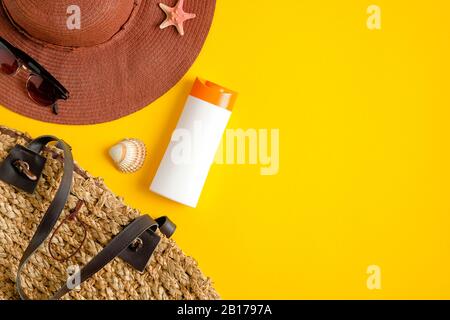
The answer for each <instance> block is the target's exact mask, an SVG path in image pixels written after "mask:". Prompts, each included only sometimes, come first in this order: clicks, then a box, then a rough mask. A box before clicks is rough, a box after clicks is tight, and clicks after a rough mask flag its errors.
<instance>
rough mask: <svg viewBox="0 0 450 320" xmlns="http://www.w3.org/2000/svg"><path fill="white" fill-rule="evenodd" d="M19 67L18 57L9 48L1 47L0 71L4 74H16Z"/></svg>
mask: <svg viewBox="0 0 450 320" xmlns="http://www.w3.org/2000/svg"><path fill="white" fill-rule="evenodd" d="M17 69H19V62H18V61H17V59H16V57H15V56H14V55H13V54H12V53H11V52H10V51H9V50H7V49H5V48H3V47H0V71H1V72H2V73H4V74H8V75H11V74H14V73H16V72H17Z"/></svg>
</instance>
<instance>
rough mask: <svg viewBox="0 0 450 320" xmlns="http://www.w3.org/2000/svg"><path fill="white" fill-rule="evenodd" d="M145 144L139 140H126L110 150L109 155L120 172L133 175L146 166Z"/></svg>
mask: <svg viewBox="0 0 450 320" xmlns="http://www.w3.org/2000/svg"><path fill="white" fill-rule="evenodd" d="M146 153H147V152H146V148H145V144H144V143H143V142H142V141H140V140H137V139H125V140H122V141H121V142H119V143H118V144H116V145H114V146H112V147H111V149H109V155H110V156H111V158H112V159H113V161H114V163H115V164H116V165H117V167H118V168H119V170H120V171H122V172H126V173H133V172H136V171H138V170H139V169H140V168H142V166H143V165H144V161H145V156H146Z"/></svg>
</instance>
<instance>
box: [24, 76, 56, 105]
mask: <svg viewBox="0 0 450 320" xmlns="http://www.w3.org/2000/svg"><path fill="white" fill-rule="evenodd" d="M27 90H28V94H29V95H30V98H31V99H33V100H34V101H35V102H36V103H38V104H40V105H42V106H51V105H53V104H54V103H55V102H56V101H57V100H58V97H57V95H56V89H55V86H54V85H53V84H52V83H51V82H50V81H47V80H45V79H44V78H42V77H41V76H38V75H34V74H32V75H30V77H29V78H28V81H27Z"/></svg>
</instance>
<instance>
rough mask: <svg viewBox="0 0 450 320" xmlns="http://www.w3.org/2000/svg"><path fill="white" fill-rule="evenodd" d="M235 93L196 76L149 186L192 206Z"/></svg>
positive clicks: (207, 171)
mask: <svg viewBox="0 0 450 320" xmlns="http://www.w3.org/2000/svg"><path fill="white" fill-rule="evenodd" d="M236 97H237V94H236V93H235V92H233V91H231V90H228V89H226V88H224V87H222V86H219V85H217V84H215V83H212V82H210V81H205V80H203V79H199V78H197V79H196V81H195V83H194V86H193V88H192V90H191V93H190V95H189V97H188V99H187V101H186V104H185V106H184V110H183V113H182V114H181V117H180V119H179V120H178V124H177V127H176V129H175V131H174V132H173V134H172V138H171V141H170V143H169V146H168V147H167V150H166V153H165V155H164V157H163V159H162V161H161V164H160V166H159V168H158V171H157V173H156V175H155V177H154V179H153V182H152V184H151V186H150V190H151V191H153V192H155V193H157V194H159V195H161V196H164V197H166V198H168V199H171V200H173V201H176V202H179V203H182V204H184V205H187V206H190V207H193V208H195V207H196V206H197V203H198V200H199V198H200V194H201V192H202V189H203V186H204V184H205V181H206V177H207V176H208V173H209V169H210V167H211V165H212V163H213V161H214V158H215V154H216V152H217V149H218V147H219V145H220V141H221V139H222V135H223V133H224V131H225V128H226V126H227V124H228V121H229V119H230V116H231V111H232V109H233V105H234V102H235V101H236Z"/></svg>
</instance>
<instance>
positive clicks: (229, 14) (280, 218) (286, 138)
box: [0, 0, 450, 299]
mask: <svg viewBox="0 0 450 320" xmlns="http://www.w3.org/2000/svg"><path fill="white" fill-rule="evenodd" d="M189 1H193V0H189ZM371 4H377V5H379V6H380V7H381V10H382V29H381V30H379V31H370V30H368V29H367V27H366V19H367V17H368V15H367V14H366V10H367V7H368V6H369V5H371ZM449 12H450V3H449V2H448V1H444V0H441V1H436V0H434V1H425V2H423V1H387V0H383V1H382V0H377V1H363V0H347V1H331V0H330V1H297V0H296V1H294V0H291V1H275V0H272V1H269V0H259V1H256V0H251V1H241V0H239V1H238V0H219V1H218V4H217V11H216V16H215V20H214V24H213V26H212V29H211V33H210V36H209V38H208V40H207V42H206V44H205V47H204V50H203V51H202V53H201V54H200V56H199V58H198V60H197V61H196V63H195V64H194V65H193V67H192V68H191V70H190V71H189V73H188V74H187V75H186V76H185V77H184V78H183V80H182V81H180V83H179V84H178V85H176V86H175V87H174V88H173V89H172V90H171V91H169V92H168V93H167V94H166V95H164V96H163V97H162V98H160V99H159V100H158V101H156V102H155V103H153V104H152V105H151V106H149V107H147V108H146V109H144V110H142V111H140V112H138V113H136V114H133V115H131V116H128V117H126V118H123V119H121V120H118V121H114V122H111V123H107V124H101V125H95V126H81V127H80V126H78V127H77V126H59V125H53V124H44V123H41V122H37V121H34V120H30V119H26V118H24V117H22V116H19V115H16V114H14V113H12V112H10V111H8V110H6V109H4V108H0V119H1V123H2V124H4V125H7V126H11V127H15V128H17V129H20V130H24V131H28V132H29V133H31V134H32V135H34V136H37V135H40V134H54V135H58V136H60V137H62V138H63V139H65V140H66V141H68V142H70V144H71V145H72V146H73V149H74V153H75V157H76V159H77V160H78V162H79V164H80V165H82V166H83V167H84V168H86V169H87V170H88V171H90V172H91V173H92V174H94V175H96V176H102V177H104V179H105V181H106V183H107V185H108V186H109V187H110V188H111V189H112V190H113V191H115V192H116V193H117V194H119V195H121V196H123V197H124V198H125V199H126V202H127V203H129V204H130V205H132V206H135V207H137V208H139V209H141V210H142V211H143V212H148V213H150V214H151V215H153V216H155V217H156V216H159V215H161V214H167V215H169V216H170V217H171V218H172V219H173V220H174V221H176V223H177V224H178V226H179V229H178V231H177V233H176V235H175V239H176V241H177V242H178V243H179V244H180V246H181V247H182V248H183V249H184V250H185V251H186V252H187V253H188V254H190V255H193V256H194V257H195V258H196V259H197V260H198V261H199V263H200V266H201V267H202V269H203V270H204V272H205V273H206V274H208V275H209V276H211V277H212V278H213V280H214V281H215V284H216V287H217V289H218V291H219V292H220V293H221V295H222V297H223V298H237V299H240V298H276V299H278V298H286V299H289V298H364V299H365V298H450V232H449V230H450V216H449V212H450V201H449V197H448V195H449V193H450V153H449V144H448V141H449V138H450V126H449V116H450V112H449V102H450V101H449V97H450V95H449V76H450V63H449V60H450V58H449V57H450V45H449V41H450V37H449V35H450V23H449V22H448V15H449ZM187 32H189V27H187ZM197 75H199V76H203V77H206V78H208V79H210V80H213V81H216V82H219V83H221V84H223V85H225V86H229V87H231V88H233V89H235V90H237V91H239V92H240V97H239V99H238V102H237V105H236V107H235V109H234V113H233V116H232V119H231V122H230V124H229V128H243V129H248V128H267V129H271V128H274V129H280V172H279V174H278V175H275V176H261V175H260V174H259V169H260V167H259V166H255V165H214V166H213V167H212V170H211V173H210V175H209V178H208V181H207V184H206V187H205V189H204V193H203V196H202V198H201V200H200V204H199V206H198V208H197V209H191V208H188V207H184V206H182V205H179V204H176V203H174V202H171V201H169V200H166V199H163V198H161V197H159V196H157V195H155V194H152V193H151V192H150V191H148V186H149V184H150V182H151V180H152V177H153V175H154V173H155V172H156V169H157V166H158V164H159V161H160V159H161V158H162V156H163V153H164V150H165V148H166V145H167V143H168V141H169V140H170V135H171V131H172V130H173V129H174V128H175V125H176V121H177V119H178V116H179V114H180V112H181V110H182V107H183V104H184V100H185V97H186V96H187V94H188V92H189V89H190V86H191V85H192V82H193V79H194V78H195V76H197ZM124 137H137V138H140V139H142V140H144V141H145V142H146V144H147V146H148V149H149V154H150V156H149V158H148V160H147V162H146V164H145V167H144V169H143V170H141V171H139V172H138V173H136V174H133V175H124V174H121V173H119V172H118V171H117V170H116V169H115V168H114V167H113V165H112V163H111V162H110V160H109V158H108V156H107V149H108V147H110V146H111V145H112V144H113V143H115V142H117V141H118V140H120V139H121V138H124ZM373 264H374V265H378V266H380V268H381V272H382V278H381V279H382V289H381V290H372V291H371V290H368V289H367V287H366V279H367V274H366V270H367V267H368V266H369V265H373Z"/></svg>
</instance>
